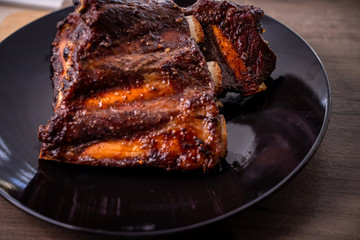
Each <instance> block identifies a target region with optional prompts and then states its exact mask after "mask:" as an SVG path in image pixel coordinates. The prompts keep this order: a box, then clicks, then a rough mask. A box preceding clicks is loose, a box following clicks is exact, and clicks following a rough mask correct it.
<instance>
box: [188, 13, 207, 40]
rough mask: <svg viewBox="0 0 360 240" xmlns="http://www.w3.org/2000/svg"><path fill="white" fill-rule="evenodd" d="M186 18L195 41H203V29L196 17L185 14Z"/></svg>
mask: <svg viewBox="0 0 360 240" xmlns="http://www.w3.org/2000/svg"><path fill="white" fill-rule="evenodd" d="M186 20H187V22H188V24H189V28H190V34H191V37H192V38H194V39H195V42H196V43H202V42H204V31H203V29H202V27H201V25H200V22H199V21H198V20H197V18H196V17H195V16H194V15H189V16H186Z"/></svg>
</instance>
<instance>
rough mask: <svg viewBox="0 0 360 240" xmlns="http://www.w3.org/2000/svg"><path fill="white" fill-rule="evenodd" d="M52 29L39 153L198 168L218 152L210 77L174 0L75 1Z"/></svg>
mask: <svg viewBox="0 0 360 240" xmlns="http://www.w3.org/2000/svg"><path fill="white" fill-rule="evenodd" d="M58 29H59V31H58V33H57V36H56V38H55V41H54V43H53V56H52V59H51V62H52V68H53V82H54V95H55V97H54V103H53V106H54V112H55V115H54V116H53V117H52V118H51V119H50V120H49V122H48V124H47V125H45V126H40V128H39V139H40V140H41V141H42V147H41V152H40V158H42V159H48V160H56V161H60V162H67V163H75V164H86V165H95V166H118V167H128V166H153V167H161V168H165V169H169V170H170V169H177V170H190V169H199V168H201V169H204V170H205V169H208V168H213V167H214V166H216V165H217V163H218V162H219V159H220V158H221V157H224V156H225V154H226V124H225V121H224V118H223V116H222V115H220V114H219V109H218V106H217V104H216V99H215V91H216V89H215V83H214V81H213V79H212V78H211V74H210V72H209V70H208V68H207V63H206V61H205V58H204V56H203V54H202V53H201V51H200V49H199V47H198V45H197V44H196V43H195V41H194V40H193V39H192V38H191V36H190V32H189V26H188V24H187V22H186V20H185V17H184V15H183V13H182V11H181V9H180V8H179V7H178V6H176V5H175V4H174V3H173V2H172V1H170V0H164V1H158V2H157V1H147V0H117V1H115V0H106V1H105V0H104V1H95V0H81V1H76V12H75V13H72V14H70V15H69V16H68V17H67V18H66V19H65V20H64V21H63V22H62V23H61V24H60V25H59V26H58Z"/></svg>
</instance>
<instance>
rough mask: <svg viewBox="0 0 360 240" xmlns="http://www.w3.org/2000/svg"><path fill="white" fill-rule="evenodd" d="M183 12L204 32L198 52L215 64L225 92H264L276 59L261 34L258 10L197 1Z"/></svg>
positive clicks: (228, 3) (217, 2)
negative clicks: (218, 67)
mask: <svg viewBox="0 0 360 240" xmlns="http://www.w3.org/2000/svg"><path fill="white" fill-rule="evenodd" d="M184 12H185V15H190V16H195V17H196V18H197V19H198V21H199V22H200V24H201V26H202V28H203V30H204V33H205V34H204V35H205V39H204V41H203V43H201V44H200V45H201V49H202V50H203V52H204V55H205V59H206V60H207V61H217V62H218V64H219V66H220V68H221V70H222V76H223V83H222V86H223V89H224V92H227V91H233V92H239V93H241V94H242V95H243V96H248V95H252V94H254V93H256V92H259V91H262V90H265V89H266V86H265V85H264V83H263V82H264V80H266V79H267V78H268V77H269V76H270V74H271V72H272V71H273V70H274V69H275V63H276V56H275V54H274V52H273V51H272V50H271V49H270V47H269V46H268V44H267V42H266V41H264V39H263V38H262V35H261V34H262V33H263V28H262V27H261V24H260V20H261V17H262V16H263V14H264V12H263V11H262V10H261V9H259V8H256V7H253V6H247V5H241V4H236V3H232V2H229V1H216V0H199V1H197V2H196V3H195V4H194V5H192V6H190V7H189V8H186V9H184Z"/></svg>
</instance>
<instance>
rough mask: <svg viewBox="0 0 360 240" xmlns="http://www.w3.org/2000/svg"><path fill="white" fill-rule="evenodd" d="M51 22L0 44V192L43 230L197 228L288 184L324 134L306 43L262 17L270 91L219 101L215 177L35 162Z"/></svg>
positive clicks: (323, 95)
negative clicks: (224, 151) (220, 140)
mask: <svg viewBox="0 0 360 240" xmlns="http://www.w3.org/2000/svg"><path fill="white" fill-rule="evenodd" d="M70 11H71V9H70V8H68V9H64V10H61V11H59V12H55V13H53V14H50V15H48V16H46V17H44V18H41V19H39V20H37V21H36V22H33V23H31V24H30V25H28V26H26V27H24V28H22V29H21V30H19V31H17V32H16V33H14V34H13V35H11V36H10V37H9V38H7V39H6V40H4V41H3V42H2V43H1V44H0V187H1V190H0V193H1V194H2V195H3V196H4V197H5V198H6V199H7V200H9V201H10V202H12V203H13V204H15V205H16V206H18V207H19V208H21V209H22V210H24V211H26V212H28V213H30V214H32V215H34V216H36V217H38V218H40V219H43V220H45V221H48V222H50V223H53V224H56V225H59V226H62V227H66V228H71V229H80V230H85V231H89V232H100V233H107V234H117V235H132V236H134V235H154V234H164V233H172V232H178V231H182V230H186V229H191V228H195V227H198V226H202V225H205V224H208V223H211V222H214V221H217V220H220V219H223V218H225V217H228V216H230V215H232V214H234V213H237V212H239V211H241V210H243V209H245V208H247V207H249V206H251V205H253V204H254V203H256V202H258V201H259V200H261V199H263V198H264V197H266V196H268V195H269V194H271V193H272V192H274V191H275V190H276V189H278V188H279V187H280V186H281V185H283V184H284V183H285V182H287V181H288V180H289V179H290V178H291V177H292V176H294V174H295V173H297V172H298V171H299V170H300V169H301V167H302V166H304V164H305V163H306V162H308V160H309V159H310V157H311V156H312V155H313V153H314V152H315V150H316V148H317V147H318V146H319V144H320V141H321V139H322V138H323V135H324V133H325V130H326V127H327V124H328V121H329V113H330V89H329V83H328V80H327V77H326V73H325V71H324V68H323V66H322V64H321V62H320V60H319V58H318V57H317V56H316V54H315V53H314V51H313V50H312V49H311V48H310V47H309V45H307V44H306V42H304V40H302V39H301V38H300V37H299V36H298V35H297V34H295V33H294V32H293V31H291V30H289V29H288V28H287V27H285V26H284V25H282V24H281V23H279V22H277V21H276V20H274V19H272V18H270V17H267V16H265V17H264V18H263V21H262V23H263V25H264V27H265V29H266V30H267V31H266V33H265V39H267V40H268V41H269V43H270V45H271V47H272V48H273V50H274V51H275V52H276V54H277V57H278V60H277V67H276V70H275V71H274V72H273V74H272V79H270V80H269V81H268V83H267V84H268V86H269V88H268V90H267V91H265V92H263V93H260V94H257V95H255V96H252V97H248V98H245V99H241V98H240V97H239V96H238V95H236V94H228V95H227V97H226V98H224V99H223V102H224V114H225V117H226V120H227V127H228V142H229V144H228V150H229V154H228V156H227V158H226V161H223V162H222V169H221V171H218V172H212V173H208V174H202V173H199V172H192V173H179V172H175V173H174V172H172V173H168V172H165V171H162V170H156V169H155V170H154V169H108V168H93V167H85V166H70V165H62V164H58V163H55V162H47V161H41V160H40V161H39V160H38V153H39V148H40V144H39V141H38V139H37V128H38V126H39V125H40V124H44V123H46V121H47V119H49V117H50V116H51V115H52V114H53V113H52V108H51V99H52V86H51V81H50V64H49V58H50V47H51V42H52V41H53V38H54V36H55V33H56V23H57V22H58V21H60V20H62V19H63V18H65V16H66V15H67V14H68V13H69V12H70Z"/></svg>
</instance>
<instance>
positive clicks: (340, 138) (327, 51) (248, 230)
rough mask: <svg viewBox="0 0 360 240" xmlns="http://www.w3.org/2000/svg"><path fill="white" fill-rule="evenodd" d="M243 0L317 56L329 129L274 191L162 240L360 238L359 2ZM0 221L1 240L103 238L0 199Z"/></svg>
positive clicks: (338, 0)
mask: <svg viewBox="0 0 360 240" xmlns="http://www.w3.org/2000/svg"><path fill="white" fill-rule="evenodd" d="M246 3H249V4H253V5H255V6H259V7H261V8H263V9H264V10H265V12H266V13H267V14H268V15H270V16H272V17H274V18H275V19H277V20H279V21H280V22H282V23H284V24H285V25H287V26H288V27H290V28H292V29H293V30H294V31H296V32H297V33H299V34H300V35H301V36H302V37H303V38H304V39H305V40H306V41H307V42H308V43H309V44H310V45H311V46H312V47H313V48H314V50H315V51H316V52H317V53H318V55H319V56H320V58H321V60H322V61H323V63H324V66H325V69H326V71H327V73H328V77H329V80H330V84H331V89H332V102H333V105H332V114H331V120H330V124H329V127H328V130H327V133H326V135H325V137H324V140H323V142H322V144H321V145H320V147H319V149H318V150H317V152H316V154H315V155H314V157H313V158H312V160H311V161H310V163H309V164H308V165H307V166H306V167H305V168H304V169H303V170H302V171H301V172H300V174H298V175H297V176H296V177H295V178H294V179H293V180H292V181H291V182H289V183H288V184H287V185H285V186H284V187H283V188H281V189H280V190H279V191H277V192H276V193H274V194H273V195H271V196H270V197H268V198H267V199H265V200H264V201H262V202H261V203H259V204H257V205H256V206H253V207H251V208H249V209H248V210H246V211H244V212H241V213H239V214H237V215H235V216H233V217H231V218H229V219H227V220H225V221H223V222H220V223H216V224H213V225H211V226H208V227H204V228H201V229H197V230H193V231H190V232H187V233H182V234H179V235H174V236H169V238H170V239H183V238H190V237H191V239H193V238H198V239H206V238H211V237H216V238H218V239H277V240H279V239H292V240H294V239H360V157H359V155H360V150H359V146H358V142H359V140H360V137H359V136H360V67H359V66H358V65H359V64H360V44H359V40H360V1H358V0H320V1H319V0H317V1H313V0H302V1H299V0H250V1H249V0H248V1H246ZM27 14H28V13H27ZM1 35H2V33H1V32H0V36H1ZM0 219H1V220H0V239H37V240H40V239H104V238H105V237H104V236H100V235H90V234H87V233H82V232H75V231H71V230H67V229H62V228H60V227H57V226H53V225H51V224H49V223H46V222H43V221H41V220H39V219H37V218H35V217H33V216H31V215H29V214H27V213H25V212H23V211H21V210H19V209H18V208H16V207H15V206H13V205H12V204H10V203H9V202H7V201H6V200H5V199H4V198H2V197H0ZM108 238H109V239H119V238H115V237H111V236H109V237H108ZM211 239H212V238H211Z"/></svg>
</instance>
